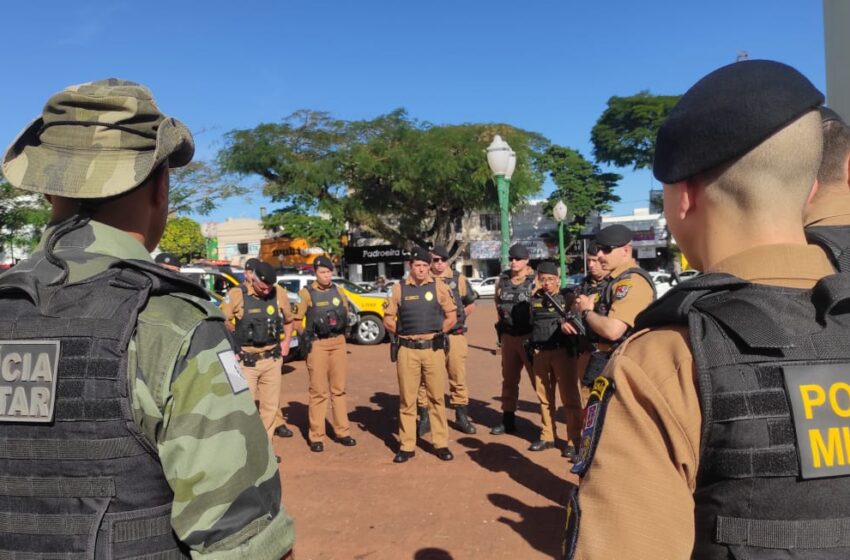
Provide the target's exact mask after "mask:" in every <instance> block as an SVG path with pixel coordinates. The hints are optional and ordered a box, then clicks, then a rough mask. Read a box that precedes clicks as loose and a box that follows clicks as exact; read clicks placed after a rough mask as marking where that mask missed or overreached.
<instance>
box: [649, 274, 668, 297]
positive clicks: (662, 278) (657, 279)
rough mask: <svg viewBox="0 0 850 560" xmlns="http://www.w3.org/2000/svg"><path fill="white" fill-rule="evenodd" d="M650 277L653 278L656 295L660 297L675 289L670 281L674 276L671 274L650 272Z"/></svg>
mask: <svg viewBox="0 0 850 560" xmlns="http://www.w3.org/2000/svg"><path fill="white" fill-rule="evenodd" d="M649 277H650V278H652V283H653V284H655V293H656V295H657V296H658V297H661V296H663V295H664V294H666V293H667V292H669V291H670V289H671V288H672V287H673V284H672V283H671V282H670V280H671V279H672V278H673V275H672V274H670V273H669V272H663V271H661V272H650V273H649Z"/></svg>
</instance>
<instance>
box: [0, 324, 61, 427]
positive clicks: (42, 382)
mask: <svg viewBox="0 0 850 560" xmlns="http://www.w3.org/2000/svg"><path fill="white" fill-rule="evenodd" d="M58 369H59V341H58V340H7V341H4V342H2V343H0V422H51V421H52V420H53V409H54V405H55V403H56V379H57V377H58V375H57V374H58Z"/></svg>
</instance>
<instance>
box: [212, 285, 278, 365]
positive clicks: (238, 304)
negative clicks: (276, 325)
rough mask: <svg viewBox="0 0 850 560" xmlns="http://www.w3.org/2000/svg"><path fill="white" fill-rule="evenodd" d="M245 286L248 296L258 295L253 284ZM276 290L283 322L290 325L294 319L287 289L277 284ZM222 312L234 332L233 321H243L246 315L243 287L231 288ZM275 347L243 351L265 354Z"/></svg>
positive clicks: (223, 303) (222, 306)
mask: <svg viewBox="0 0 850 560" xmlns="http://www.w3.org/2000/svg"><path fill="white" fill-rule="evenodd" d="M245 286H246V288H247V290H248V296H249V297H254V296H255V294H256V292H254V286H253V285H251V284H245ZM274 289H275V294H276V297H277V306H278V307H279V308H280V311H281V315H282V316H283V322H284V324H286V325H288V324H289V323H291V322H292V321H293V318H294V317H293V315H292V309H291V307H290V304H289V296H288V295H287V294H286V288H284V287H282V286H280V285H279V284H275V285H274ZM221 311H222V313H224V318H225V319H226V320H227V325H228V328H229V329H230V330H231V331H232V330H233V328H232V326H233V321H234V320H236V321H240V320H242V317H243V316H244V313H245V302H244V299H243V296H242V288H241V287H236V288H231V289H230V290H229V291H228V292H227V297H226V298H224V301H223V302H222V304H221ZM274 346H275V345H274V344H270V345H268V346H262V347H253V346H252V347H250V348H248V347H246V348H243V350H244V351H246V352H265V351H266V350H271V349H272V348H274Z"/></svg>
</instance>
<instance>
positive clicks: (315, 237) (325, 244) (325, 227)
mask: <svg viewBox="0 0 850 560" xmlns="http://www.w3.org/2000/svg"><path fill="white" fill-rule="evenodd" d="M263 228H264V229H266V230H268V231H273V232H275V233H288V234H289V235H291V236H293V237H303V238H304V239H309V240H310V241H311V242H312V243H314V244H315V245H318V246H319V247H321V248H322V249H324V250H325V251H327V252H328V253H329V254H331V255H341V254H342V239H341V238H342V234H343V233H344V231H345V222H344V221H340V220H338V219H334V218H333V217H329V216H308V215H306V214H303V213H301V212H300V211H298V209H297V208H293V207H287V208H281V209H279V210H275V211H274V212H272V213H271V214H268V215H266V216H265V217H264V218H263Z"/></svg>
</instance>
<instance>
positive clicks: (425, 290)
mask: <svg viewBox="0 0 850 560" xmlns="http://www.w3.org/2000/svg"><path fill="white" fill-rule="evenodd" d="M384 305H385V311H384V326H385V327H386V328H387V330H388V331H389V332H390V333H392V334H393V335H395V336H396V337H397V340H395V341H393V345H394V350H393V351H395V350H397V352H398V353H397V357H396V369H397V371H398V396H399V414H398V435H399V440H400V446H399V450H398V453H396V455H395V458H394V459H393V461H394V462H396V463H404V462H406V461H407V460H408V459H411V458H412V457H413V456H414V455H415V450H416V436H417V432H416V395H417V392H418V391H419V386H420V385H421V384H422V383H424V384H425V388H426V391H427V393H428V414H429V416H430V424H431V438H432V439H431V441H432V443H433V444H434V449H435V452H436V454H437V457H439V458H440V459H441V460H443V461H451V460H452V459H454V455H452V452H451V451H449V434H448V430H449V428H448V423H447V421H446V404H445V396H444V388H445V385H444V383H445V381H444V379H445V377H446V342H447V340H448V332H449V331H450V330H451V328H452V327H453V326H454V324H455V323H456V322H457V311H456V307H455V303H454V298H453V297H452V293H451V290H449V287H448V286H446V284H445V283H443V282H440V281H437V280H435V279H434V278H433V277H432V276H431V253H430V251H428V250H427V249H425V248H423V247H416V248H414V249H413V251H411V255H410V274H409V275H408V277H407V279H406V280H404V281H403V282H400V283H398V284H393V287H392V291H391V292H390V297H388V298H387V301H386V303H385V304H384ZM396 345H397V346H396Z"/></svg>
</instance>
